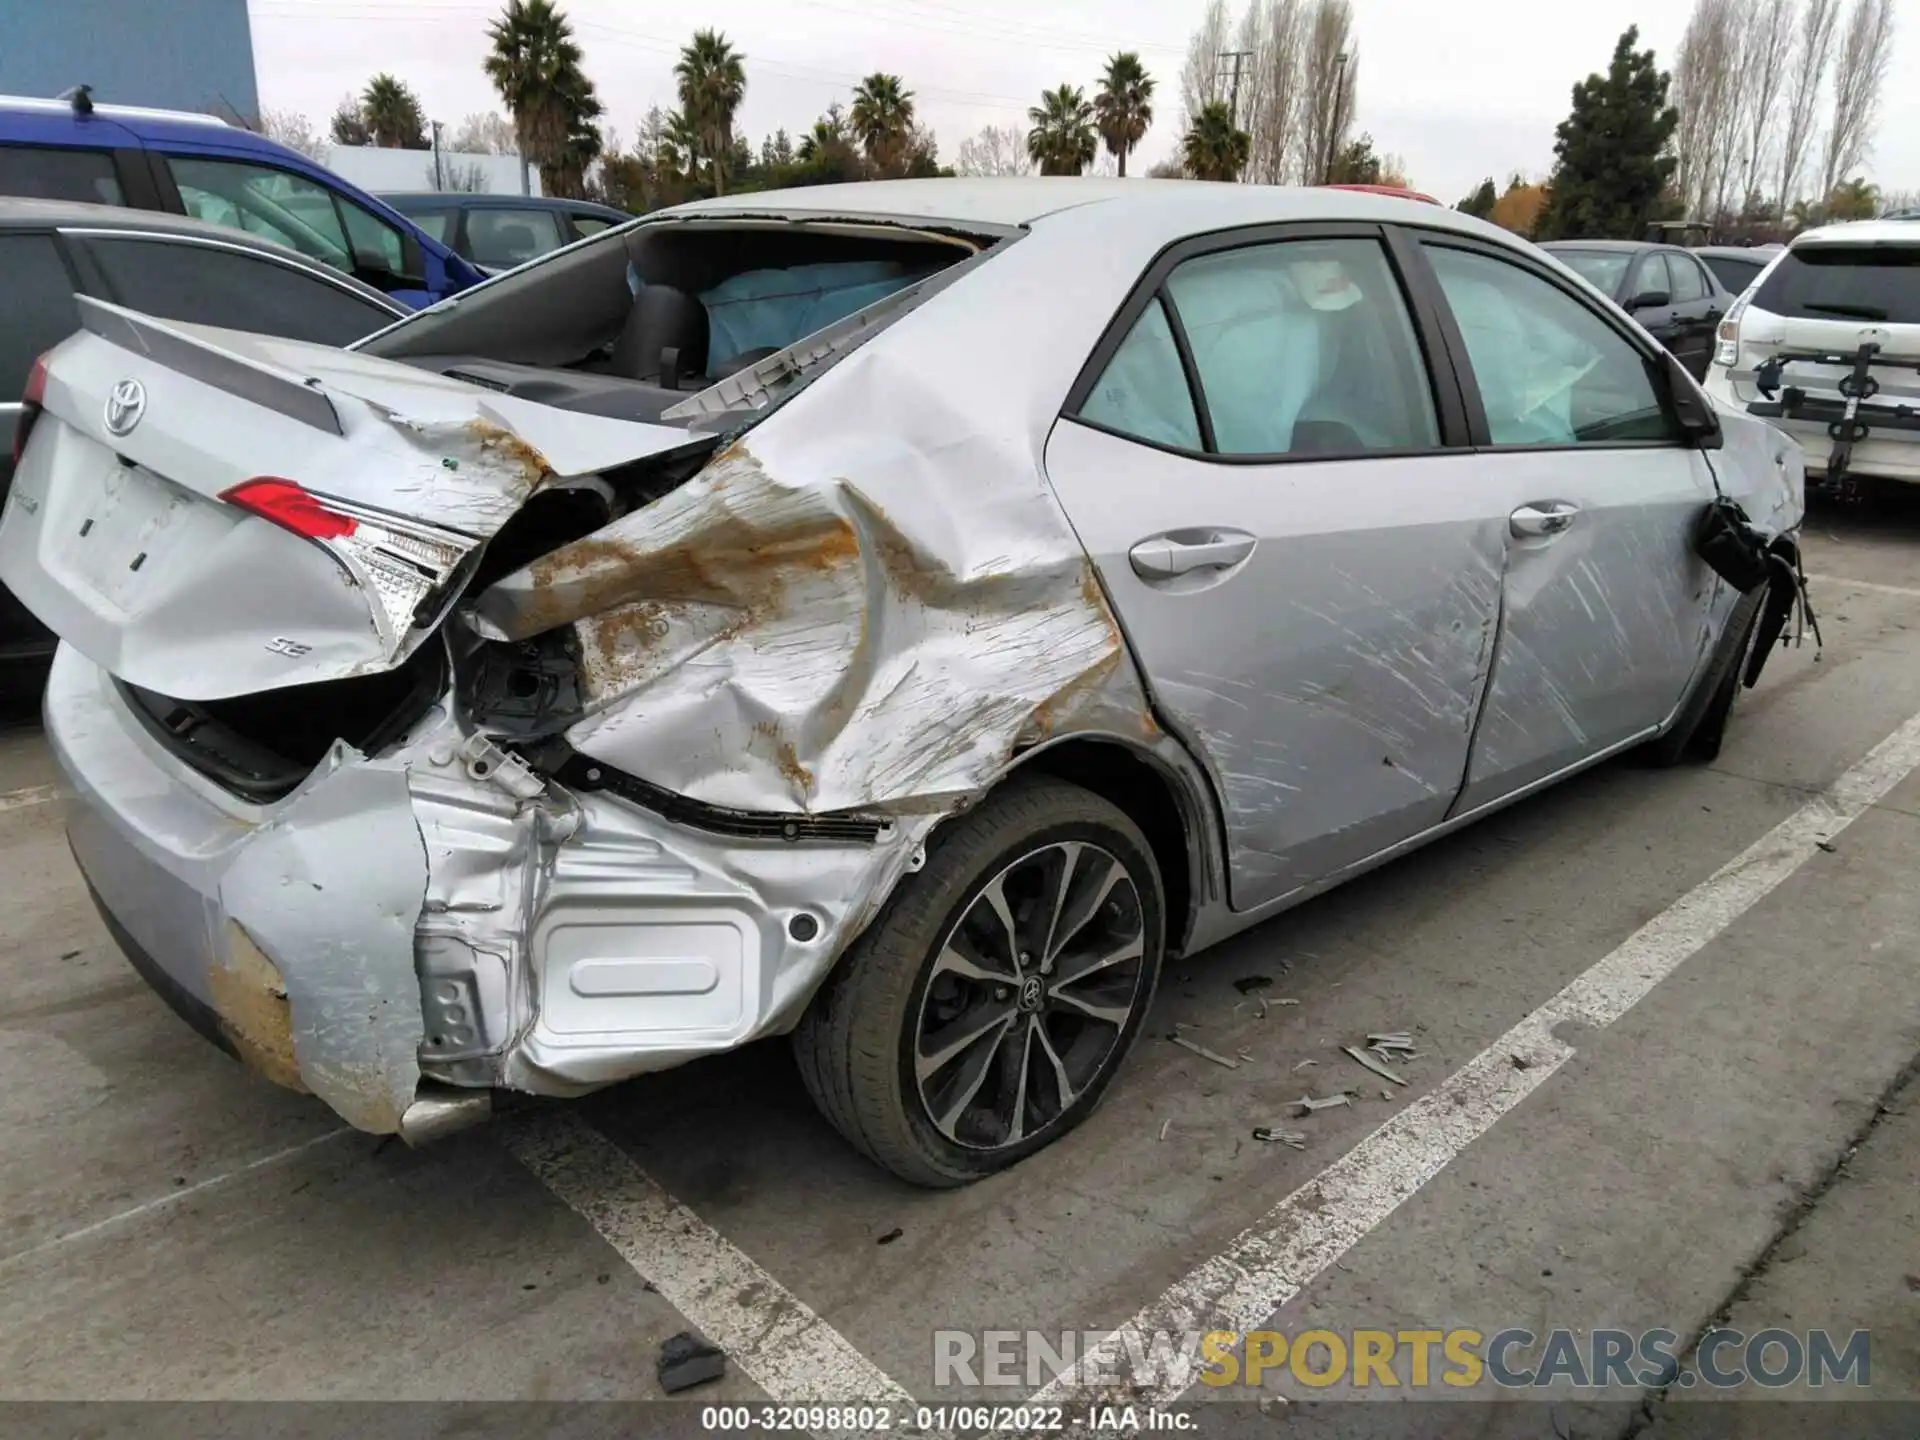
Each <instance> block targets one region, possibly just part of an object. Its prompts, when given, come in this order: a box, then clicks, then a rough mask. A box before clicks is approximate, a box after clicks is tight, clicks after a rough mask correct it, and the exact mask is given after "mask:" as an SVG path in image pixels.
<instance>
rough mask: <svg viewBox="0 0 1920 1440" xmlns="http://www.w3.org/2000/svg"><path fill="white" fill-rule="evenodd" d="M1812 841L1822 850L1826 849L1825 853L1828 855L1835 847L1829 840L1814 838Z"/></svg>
mask: <svg viewBox="0 0 1920 1440" xmlns="http://www.w3.org/2000/svg"><path fill="white" fill-rule="evenodd" d="M1813 843H1814V844H1815V845H1817V846H1819V847H1820V848H1821V849H1822V850H1824V851H1826V852H1827V854H1829V855H1831V854H1833V853H1834V850H1835V848H1836V847H1835V845H1834V843H1833V842H1832V841H1831V840H1816V841H1814V842H1813Z"/></svg>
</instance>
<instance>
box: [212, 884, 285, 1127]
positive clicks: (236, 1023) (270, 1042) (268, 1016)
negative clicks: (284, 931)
mask: <svg viewBox="0 0 1920 1440" xmlns="http://www.w3.org/2000/svg"><path fill="white" fill-rule="evenodd" d="M207 985H208V989H209V990H210V991H211V992H212V1000H213V1008H214V1010H215V1011H216V1012H217V1013H218V1014H219V1017H220V1033H221V1034H222V1035H224V1036H225V1037H226V1039H227V1043H228V1044H229V1045H231V1046H232V1047H233V1051H234V1054H236V1055H238V1056H239V1057H240V1059H241V1061H242V1062H243V1063H244V1064H245V1065H246V1066H247V1067H248V1068H249V1069H251V1070H256V1071H258V1072H259V1073H260V1074H261V1075H264V1076H265V1077H266V1078H267V1079H269V1080H271V1081H272V1082H273V1083H274V1084H276V1085H281V1086H284V1087H285V1088H286V1089H288V1090H297V1091H299V1092H301V1093H302V1094H304V1093H306V1089H307V1086H306V1082H305V1081H303V1080H302V1079H301V1078H300V1064H299V1062H298V1061H297V1060H296V1059H295V1058H294V1053H293V1008H292V1006H291V1005H290V1004H289V1002H288V1000H287V983H286V981H285V980H284V979H282V978H281V975H280V970H279V968H278V967H277V966H276V965H275V964H274V963H273V961H271V960H269V959H268V958H267V956H266V953H265V952H264V951H262V950H261V948H260V947H259V946H258V945H257V944H255V943H254V940H253V937H252V936H251V935H249V934H247V932H246V931H245V930H244V929H243V928H242V927H241V926H240V924H239V922H237V921H234V920H229V921H228V922H227V950H226V955H225V957H224V962H220V961H216V963H215V964H214V965H213V966H212V967H211V968H210V969H209V970H208V972H207Z"/></svg>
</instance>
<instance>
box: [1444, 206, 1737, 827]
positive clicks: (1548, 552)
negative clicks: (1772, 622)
mask: <svg viewBox="0 0 1920 1440" xmlns="http://www.w3.org/2000/svg"><path fill="white" fill-rule="evenodd" d="M1421 249H1422V253H1423V254H1424V255H1425V257H1426V260H1427V262H1428V264H1429V265H1430V266H1431V269H1432V274H1433V276H1434V281H1435V284H1436V286H1437V290H1438V293H1439V295H1440V296H1441V297H1442V299H1443V302H1444V305H1445V313H1446V317H1447V325H1448V329H1449V341H1450V343H1451V344H1452V345H1454V346H1456V347H1457V350H1456V353H1457V354H1458V355H1459V357H1460V365H1459V368H1460V369H1461V371H1462V379H1463V382H1465V388H1466V403H1467V416H1468V424H1469V426H1470V428H1471V430H1472V432H1473V436H1474V441H1475V444H1476V446H1478V447H1479V453H1478V455H1477V457H1476V460H1475V464H1476V466H1477V469H1478V473H1479V477H1480V480H1481V482H1482V483H1483V484H1484V485H1485V486H1486V487H1487V489H1488V491H1489V492H1491V493H1498V494H1499V495H1501V496H1502V497H1503V498H1504V501H1505V503H1507V504H1508V505H1509V506H1510V509H1509V511H1508V513H1507V515H1506V516H1505V517H1503V520H1504V523H1503V525H1502V530H1503V532H1504V533H1503V535H1502V544H1503V547H1504V549H1505V552H1506V567H1505V568H1506V583H1505V587H1504V594H1503V601H1502V609H1501V617H1500V629H1499V643H1498V647H1497V650H1496V653H1495V656H1494V662H1493V678H1492V683H1491V685H1490V687H1489V689H1488V692H1487V698H1486V703H1485V705H1484V707H1483V709H1482V711H1481V715H1480V721H1479V726H1478V729H1477V730H1476V732H1475V735H1474V740H1473V751H1472V759H1471V762H1470V764H1469V767H1468V771H1467V783H1466V788H1465V790H1464V791H1463V793H1462V794H1461V797H1460V802H1459V805H1458V807H1457V809H1458V811H1459V812H1461V813H1464V812H1465V811H1467V810H1471V809H1474V808H1477V807H1478V806H1480V805H1482V804H1486V803H1489V802H1491V801H1494V800H1498V799H1501V798H1502V797H1504V796H1507V795H1510V794H1512V793H1514V792H1516V791H1519V790H1523V789H1525V788H1527V787H1528V786H1531V785H1534V784H1537V783H1539V782H1541V781H1543V780H1546V779H1548V778H1550V777H1552V776H1554V775H1555V774H1557V773H1559V772H1561V771H1563V770H1565V769H1567V768H1568V767H1570V766H1574V765H1578V764H1580V763H1582V762H1584V761H1586V760H1589V759H1591V758H1592V757H1593V756H1595V755H1598V754H1600V753H1602V752H1604V751H1606V750H1609V749H1612V748H1615V747H1617V746H1620V745H1623V744H1626V743H1628V742H1630V741H1632V740H1634V739H1636V738H1639V737H1642V736H1645V735H1648V734H1651V733H1652V731H1653V730H1654V729H1655V728H1656V727H1658V726H1659V725H1660V724H1662V723H1663V722H1664V721H1665V720H1666V719H1667V717H1668V716H1669V715H1671V714H1672V713H1673V711H1674V709H1675V707H1676V706H1678V704H1679V703H1680V700H1681V697H1682V696H1683V695H1684V694H1685V692H1686V689H1687V685H1688V683H1689V682H1690V680H1691V679H1692V677H1693V675H1694V672H1695V670H1696V669H1697V667H1698V666H1699V664H1700V662H1701V659H1702V657H1703V656H1704V654H1705V653H1706V649H1707V644H1708V640H1709V638H1710V634H1711V630H1712V624H1713V616H1714V606H1715V601H1716V596H1717V586H1718V582H1717V581H1716V579H1715V577H1714V575H1713V573H1712V572H1711V571H1710V570H1708V569H1707V567H1706V566H1705V565H1704V564H1703V563H1702V562H1701V561H1700V560H1699V559H1697V558H1696V557H1695V556H1694V554H1693V551H1692V546H1691V543H1690V542H1691V537H1692V531H1693V526H1694V525H1695V523H1696V522H1697V521H1698V519H1699V516H1700V513H1701V511H1702V509H1703V507H1704V506H1705V505H1706V503H1707V502H1708V501H1709V500H1711V499H1712V498H1713V481H1712V477H1711V475H1710V473H1709V472H1708V470H1707V467H1706V461H1705V460H1704V458H1703V457H1702V456H1701V454H1700V452H1699V451H1698V450H1695V449H1692V448H1689V447H1688V446H1686V445H1684V444H1683V443H1682V439H1681V433H1680V431H1679V429H1678V427H1677V425H1675V423H1674V421H1673V419H1672V417H1671V415H1670V414H1669V412H1668V408H1667V406H1666V404H1665V403H1664V401H1663V399H1662V397H1661V388H1660V385H1659V383H1658V382H1657V380H1656V375H1657V373H1658V367H1659V366H1660V365H1661V364H1662V363H1664V362H1662V361H1661V360H1660V358H1659V357H1658V356H1657V355H1656V354H1654V353H1652V352H1650V351H1648V350H1645V349H1643V348H1641V347H1642V345H1643V344H1644V341H1641V340H1638V339H1637V338H1636V337H1634V336H1632V335H1630V334H1629V333H1628V331H1627V330H1626V329H1625V328H1624V327H1620V326H1618V325H1617V324H1616V322H1615V321H1614V320H1613V319H1612V318H1611V317H1609V316H1608V315H1607V314H1606V313H1605V312H1604V311H1602V310H1601V309H1600V308H1599V307H1597V306H1594V305H1592V304H1591V303H1590V302H1589V301H1588V299H1587V298H1586V296H1585V295H1584V294H1582V293H1580V292H1579V291H1578V290H1576V289H1575V287H1573V286H1571V285H1568V284H1566V283H1565V282H1564V281H1562V280H1561V278H1560V277H1559V276H1558V275H1557V274H1556V273H1555V272H1553V271H1552V270H1550V269H1549V268H1548V267H1546V266H1544V265H1536V264H1534V263H1533V262H1532V261H1530V260H1528V259H1527V258H1526V257H1524V256H1521V255H1518V254H1515V253H1514V252H1512V251H1509V250H1506V249H1504V248H1501V249H1495V248H1493V247H1491V246H1484V245H1480V244H1478V243H1476V242H1472V241H1468V240H1464V239H1460V238H1458V237H1454V236H1437V235H1436V236H1429V237H1427V238H1426V239H1425V240H1424V241H1423V242H1422V245H1421ZM1655 258H1656V259H1657V258H1658V257H1655Z"/></svg>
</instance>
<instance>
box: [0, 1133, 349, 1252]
mask: <svg viewBox="0 0 1920 1440" xmlns="http://www.w3.org/2000/svg"><path fill="white" fill-rule="evenodd" d="M359 1133H360V1132H359V1131H357V1130H355V1129H354V1128H353V1127H352V1126H350V1125H342V1126H340V1127H339V1128H338V1129H337V1130H328V1131H325V1132H323V1133H321V1134H319V1135H315V1136H313V1137H312V1138H311V1139H308V1140H302V1141H301V1142H300V1143H299V1144H298V1145H289V1146H287V1148H286V1149H284V1150H275V1151H274V1152H273V1153H272V1154H271V1155H262V1156H261V1157H260V1158H259V1159H257V1160H249V1161H247V1162H246V1163H245V1164H244V1165H236V1166H234V1167H233V1169H231V1170H223V1171H221V1172H220V1173H219V1174H218V1175H210V1176H208V1177H207V1178H206V1179H205V1180H202V1181H200V1182H198V1183H197V1184H193V1185H189V1186H187V1187H186V1188H185V1189H183V1190H169V1191H168V1192H167V1193H166V1194H164V1195H160V1196H156V1197H155V1198H154V1199H152V1200H147V1201H144V1202H143V1203H141V1204H139V1205H135V1206H132V1207H130V1208H129V1209H126V1210H122V1211H120V1212H119V1213H118V1214H115V1215H109V1216H107V1218H106V1219H104V1220H96V1221H94V1222H93V1224H91V1225H82V1226H81V1227H80V1228H79V1229H78V1230H69V1231H67V1232H66V1233H65V1234H61V1235H55V1236H53V1237H52V1238H51V1239H48V1240H42V1241H41V1242H40V1243H39V1244H37V1245H29V1246H27V1247H26V1248H25V1249H24V1250H15V1251H14V1252H13V1253H12V1254H10V1255H0V1270H6V1269H8V1268H10V1267H11V1266H14V1265H17V1264H19V1263H20V1262H21V1261H23V1260H30V1259H32V1258H33V1257H34V1256H35V1255H44V1254H46V1253H47V1252H48V1251H49V1250H58V1249H61V1248H62V1247H63V1246H67V1245H71V1244H73V1243H74V1242H75V1241H77V1240H84V1239H86V1238H87V1237H88V1236H89V1235H98V1234H99V1233H100V1232H101V1231H103V1230H112V1229H115V1228H116V1227H118V1226H121V1225H125V1224H127V1223H128V1222H129V1221H132V1220H138V1219H140V1218H141V1217H142V1216H145V1215H151V1214H153V1213H154V1212H155V1211H158V1210H165V1209H167V1208H168V1207H170V1206H173V1205H178V1204H179V1203H180V1202H181V1201H182V1200H190V1199H192V1198H193V1197H194V1196H195V1195H199V1194H202V1193H204V1192H205V1191H208V1190H211V1189H213V1188H214V1187H215V1186H216V1185H224V1184H226V1183H227V1182H228V1181H229V1180H237V1179H239V1178H240V1177H241V1176H242V1175H251V1174H252V1173H253V1172H254V1171H256V1170H260V1169H264V1168H265V1167H266V1166H268V1165H278V1164H279V1163H280V1162H281V1161H282V1160H288V1159H291V1158H292V1157H293V1156H295V1155H298V1154H300V1153H301V1151H303V1150H311V1149H313V1147H314V1146H316V1145H324V1144H326V1142H327V1141H329V1140H338V1139H339V1138H340V1137H341V1136H342V1135H357V1134H359Z"/></svg>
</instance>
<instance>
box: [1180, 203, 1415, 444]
mask: <svg viewBox="0 0 1920 1440" xmlns="http://www.w3.org/2000/svg"><path fill="white" fill-rule="evenodd" d="M1166 289H1167V294H1168V296H1169V297H1170V298H1171V299H1172V302H1173V307H1174V310H1175V311H1176V313H1177V314H1178V315H1179V317H1180V323H1181V325H1182V326H1183V327H1184V329H1185V331H1186V336H1187V343H1188V346H1189V347H1190V349H1191V351H1192V354H1193V363H1194V368H1195V370H1196V371H1198V372H1199V381H1200V390H1201V394H1202V396H1203V397H1204V400H1205V403H1206V408H1207V414H1208V416H1209V418H1210V419H1211V421H1212V425H1213V440H1214V448H1215V449H1216V450H1217V451H1218V452H1219V453H1221V454H1223V455H1328V454H1353V453H1359V452H1364V451H1369V450H1399V449H1410V448H1423V447H1431V446H1434V445H1436V444H1438V443H1439V425H1438V422H1437V421H1436V419H1435V416H1434V407H1433V394H1432V390H1431V388H1430V386H1429V384H1428V381H1427V373H1426V366H1425V362H1424V361H1423V360H1422V358H1421V353H1420V346H1419V342H1418V341H1417V340H1416V338H1415V336H1414V331H1413V323H1412V321H1411V319H1410V318H1409V316H1408V314H1407V310H1406V305H1405V303H1404V301H1403V299H1402V297H1401V294H1400V286H1399V282H1398V281H1397V280H1396V279H1395V278H1394V275H1393V271H1392V269H1391V268H1390V267H1389V266H1388V264H1387V259H1386V254H1385V252H1384V251H1383V250H1382V249H1381V248H1380V245H1379V243H1378V242H1377V241H1373V240H1293V241H1285V242H1282V243H1279V244H1274V245H1256V246H1248V247H1246V248H1244V249H1238V250H1227V251H1222V252H1220V253H1218V254H1213V255H1203V256H1200V257H1198V258H1196V259H1193V260H1189V261H1187V262H1186V263H1185V264H1183V265H1181V266H1180V267H1179V268H1178V269H1176V270H1175V271H1174V272H1173V273H1172V275H1170V276H1169V277H1168V279H1167V287H1166Z"/></svg>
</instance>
